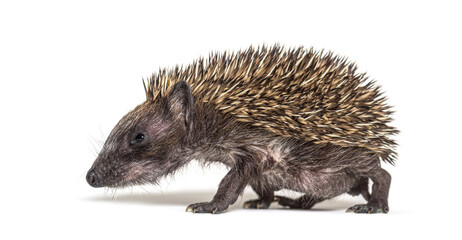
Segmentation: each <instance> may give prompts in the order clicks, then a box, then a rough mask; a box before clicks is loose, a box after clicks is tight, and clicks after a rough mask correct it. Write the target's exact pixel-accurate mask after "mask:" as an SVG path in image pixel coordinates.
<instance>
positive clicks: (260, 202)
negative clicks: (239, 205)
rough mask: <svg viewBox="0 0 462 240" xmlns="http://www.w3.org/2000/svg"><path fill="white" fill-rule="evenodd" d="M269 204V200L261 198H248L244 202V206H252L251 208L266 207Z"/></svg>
mask: <svg viewBox="0 0 462 240" xmlns="http://www.w3.org/2000/svg"><path fill="white" fill-rule="evenodd" d="M270 205H271V201H269V202H268V201H265V200H263V199H255V200H249V201H247V202H245V203H244V208H253V209H267V208H269V207H270Z"/></svg>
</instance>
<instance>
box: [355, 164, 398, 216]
mask: <svg viewBox="0 0 462 240" xmlns="http://www.w3.org/2000/svg"><path fill="white" fill-rule="evenodd" d="M369 178H370V179H371V180H372V182H374V184H373V185H372V194H371V197H370V199H369V201H368V202H367V204H358V205H355V206H353V207H350V208H348V210H347V212H355V213H387V212H388V211H389V208H388V191H389V190H390V183H391V175H390V174H389V173H388V172H387V171H385V170H384V169H382V168H377V169H375V170H374V171H372V172H371V173H370V175H369Z"/></svg>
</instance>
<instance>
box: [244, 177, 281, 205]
mask: <svg viewBox="0 0 462 240" xmlns="http://www.w3.org/2000/svg"><path fill="white" fill-rule="evenodd" d="M251 187H252V189H253V190H254V191H255V192H256V193H257V195H258V199H254V200H249V201H246V202H245V203H244V208H254V209H267V208H269V207H270V205H271V203H272V202H273V201H274V191H273V190H271V189H269V188H267V187H264V186H263V184H261V183H257V184H251Z"/></svg>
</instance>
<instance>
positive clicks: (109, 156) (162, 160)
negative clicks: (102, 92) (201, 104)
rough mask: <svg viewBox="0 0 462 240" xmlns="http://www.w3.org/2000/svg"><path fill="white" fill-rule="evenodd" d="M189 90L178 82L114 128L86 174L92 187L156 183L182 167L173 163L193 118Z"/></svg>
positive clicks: (176, 162) (135, 110)
mask: <svg viewBox="0 0 462 240" xmlns="http://www.w3.org/2000/svg"><path fill="white" fill-rule="evenodd" d="M193 106H194V104H193V97H192V93H191V89H190V88H189V86H188V84H187V83H186V82H184V81H181V82H178V83H176V84H175V85H174V86H173V89H172V90H171V91H170V93H169V94H168V95H167V96H166V97H161V98H159V99H156V100H147V101H146V102H144V103H143V104H141V105H139V106H137V107H136V108H135V109H133V110H132V111H130V112H129V113H128V114H127V115H125V116H124V117H123V118H122V119H121V120H120V121H119V123H118V124H117V125H116V126H115V127H114V129H113V130H112V132H111V133H110V135H109V137H108V138H107V140H106V142H105V143H104V146H103V149H102V150H101V152H100V153H99V155H98V157H97V158H96V160H95V162H94V163H93V166H92V167H91V168H90V170H89V171H88V173H87V182H88V184H90V185H91V186H92V187H123V186H126V185H135V184H142V183H148V182H156V181H157V179H158V178H159V177H160V176H163V175H165V174H167V173H169V172H171V171H174V170H175V169H177V168H178V167H180V166H181V165H182V163H181V162H179V161H172V160H173V159H174V158H175V157H174V156H173V154H175V150H176V149H177V148H178V146H179V145H180V144H182V143H184V141H186V139H187V137H186V136H187V133H188V131H190V128H191V122H192V114H193Z"/></svg>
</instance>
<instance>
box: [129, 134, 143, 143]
mask: <svg viewBox="0 0 462 240" xmlns="http://www.w3.org/2000/svg"><path fill="white" fill-rule="evenodd" d="M143 140H144V134H142V133H138V134H136V136H135V138H133V139H132V140H131V141H130V145H133V144H136V143H140V142H142V141H143Z"/></svg>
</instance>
